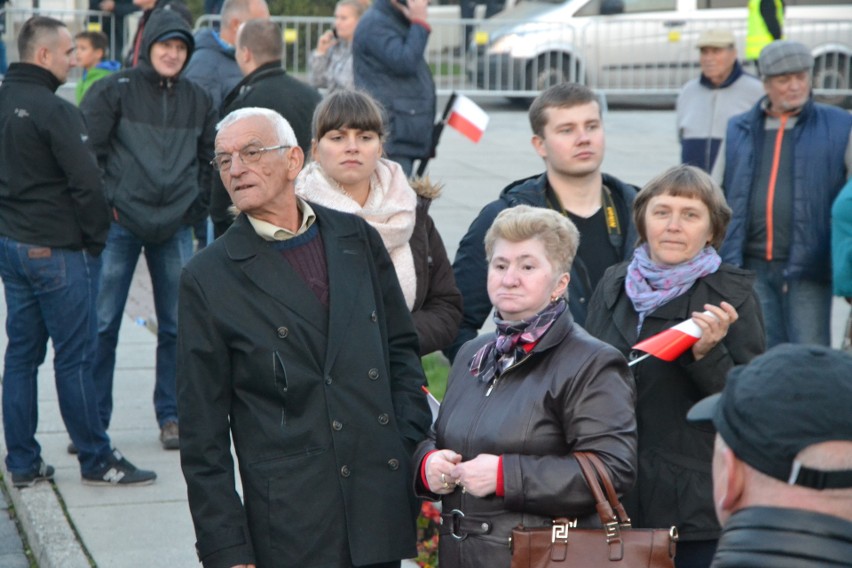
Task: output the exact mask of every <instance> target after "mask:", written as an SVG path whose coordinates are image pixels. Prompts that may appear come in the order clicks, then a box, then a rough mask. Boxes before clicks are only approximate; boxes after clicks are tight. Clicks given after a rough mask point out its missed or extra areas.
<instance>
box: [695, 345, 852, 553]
mask: <svg viewBox="0 0 852 568" xmlns="http://www.w3.org/2000/svg"><path fill="white" fill-rule="evenodd" d="M850 408H852V357H849V356H848V355H846V354H844V353H841V352H839V351H835V350H832V349H829V348H826V347H817V346H805V345H789V344H785V345H781V346H778V347H775V348H774V349H771V350H769V351H767V352H766V353H765V354H764V355H761V356H760V357H757V358H755V359H754V360H752V361H751V363H749V364H748V365H746V366H742V367H736V368H734V369H733V370H732V371H730V372H729V373H728V380H727V383H726V385H725V389H724V391H722V393H721V394H717V395H713V396H711V397H708V398H706V399H704V400H702V401H701V402H699V403H698V404H696V405H695V406H694V407H693V408H692V410H690V411H689V415H688V419H689V420H691V421H694V422H707V421H710V420H712V422H713V424H714V425H715V426H716V430H717V431H718V434H717V435H716V447H715V450H714V456H713V493H714V495H713V497H714V502H715V503H716V513H717V515H718V517H719V521H720V522H721V523H722V525H723V526H724V529H723V531H722V536H721V538H720V539H719V546H718V548H717V550H716V555H715V557H714V558H713V564H712V566H713V568H734V567H736V568H750V567H754V568H758V567H761V568H762V567H765V566H767V567H768V566H771V567H772V568H818V567H823V566H850V565H852V420H850V416H849V409H850Z"/></svg>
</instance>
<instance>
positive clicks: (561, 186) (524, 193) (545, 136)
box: [447, 83, 637, 358]
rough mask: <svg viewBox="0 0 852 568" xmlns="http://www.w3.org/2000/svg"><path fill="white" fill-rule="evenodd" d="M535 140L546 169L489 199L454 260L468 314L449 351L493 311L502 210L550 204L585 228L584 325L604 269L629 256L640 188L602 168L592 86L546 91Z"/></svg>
mask: <svg viewBox="0 0 852 568" xmlns="http://www.w3.org/2000/svg"><path fill="white" fill-rule="evenodd" d="M529 116H530V125H531V126H532V130H533V137H532V145H533V148H535V151H536V152H537V153H538V155H539V156H541V158H542V159H543V160H544V165H545V167H546V171H545V172H544V173H543V174H539V175H535V176H532V177H529V178H526V179H522V180H518V181H515V182H512V183H511V184H509V185H508V186H507V187H506V188H505V189H504V190H503V191H502V193H501V194H500V197H499V198H498V199H497V200H495V201H492V202H491V203H489V204H488V205H486V206H485V207H484V208H483V209H482V211H480V213H479V215H478V216H477V218H476V219H474V221H473V223H471V225H470V228H469V229H468V231H467V234H466V235H465V236H464V237H463V238H462V240H461V242H460V243H459V248H458V251H457V252H456V258H455V262H453V272H454V273H455V276H456V284H457V285H458V287H459V291H461V293H462V297H463V299H464V314H463V316H462V323H461V326H460V327H459V333H458V336H457V337H456V340H455V343H454V344H453V345H452V346H451V347H450V348H449V349H448V351H449V352H448V353H447V354H448V356H449V357H450V358H453V357H455V354H456V352H457V351H458V350H459V348H460V347H461V346H462V345H463V344H464V343H465V342H466V341H468V340H470V339H473V338H474V337H476V334H477V332H478V331H479V328H480V327H482V324H483V323H484V322H485V319H486V318H487V317H488V314H489V313H491V301H490V300H489V299H488V292H487V291H486V289H485V281H486V275H487V272H488V264H487V263H486V261H485V245H484V244H483V243H484V238H485V233H486V232H487V231H488V228H489V227H490V226H491V223H492V222H493V221H494V218H495V217H497V214H498V213H500V211H502V210H504V209H507V208H509V207H514V206H515V205H521V204H523V205H531V206H534V207H549V208H551V209H554V210H556V211H558V212H560V213H561V214H563V215H565V216H566V217H568V218H569V219H570V220H571V221H572V222H573V223H574V224H575V225H577V228H578V229H579V230H580V235H581V238H580V248H579V249H578V250H577V257H576V258H575V259H574V265H573V266H572V268H571V281H570V283H569V285H568V306H569V308H570V309H571V313H572V314H573V315H574V321H576V322H577V323H579V324H580V325H583V323H584V322H585V321H586V309H587V307H588V302H589V300H590V299H591V297H592V292H594V291H595V287H596V286H597V284H598V281H599V280H600V279H601V277H602V276H603V273H604V272H605V271H606V269H607V268H608V267H609V266H611V265H613V264H615V263H617V262H621V261H622V260H625V259H627V258H629V257H630V255H631V254H632V253H633V247H634V245H635V244H636V239H637V234H636V228H635V227H634V226H633V221H632V216H631V207H632V205H633V199H634V198H635V197H636V187H634V186H632V185H628V184H626V183H624V182H622V181H620V180H618V179H616V178H615V177H614V176H611V175H607V174H605V173H602V172H601V163H602V162H603V158H604V149H605V141H604V130H603V118H602V117H601V107H600V103H599V101H598V98H597V96H596V95H595V93H594V92H592V91H591V89H589V88H587V87H585V86H582V85H577V84H574V83H562V84H560V85H555V86H553V87H550V88H549V89H547V90H545V91H544V92H542V93H541V94H540V95H539V96H538V97H536V99H535V100H534V101H533V103H532V105H530V110H529Z"/></svg>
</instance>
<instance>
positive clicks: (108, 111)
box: [81, 10, 216, 450]
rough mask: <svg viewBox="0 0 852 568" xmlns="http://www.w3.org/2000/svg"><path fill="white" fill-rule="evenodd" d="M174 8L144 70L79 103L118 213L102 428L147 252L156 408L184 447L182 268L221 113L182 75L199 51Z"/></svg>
mask: <svg viewBox="0 0 852 568" xmlns="http://www.w3.org/2000/svg"><path fill="white" fill-rule="evenodd" d="M193 44H194V43H193V38H192V32H191V30H190V28H189V25H188V24H187V23H186V22H185V21H184V20H183V19H182V18H181V17H180V16H179V15H178V14H177V12H175V11H174V10H158V11H156V12H154V14H153V15H152V16H151V18H150V20H148V24H147V26H146V27H145V33H144V36H143V45H144V49H143V51H142V55H141V57H140V61H139V65H137V66H136V67H134V68H132V69H125V70H124V71H121V72H119V73H115V74H113V75H110V76H109V77H107V78H105V79H101V80H100V81H98V82H97V83H95V85H94V86H93V87H92V88H91V89H90V90H89V92H88V93H87V94H86V98H85V99H84V101H83V104H82V105H81V108H82V110H83V114H84V115H85V117H86V121H87V123H88V126H89V142H90V143H91V146H92V147H93V148H94V150H95V154H96V155H97V158H98V161H99V162H100V164H101V166H102V168H103V169H104V172H105V176H104V185H105V189H106V195H107V201H108V202H109V205H110V208H111V213H112V214H111V217H112V220H113V223H112V226H111V227H110V229H109V237H108V239H107V248H106V252H105V253H104V269H103V274H102V275H101V292H100V295H99V296H98V355H97V359H96V361H95V388H96V389H97V392H98V397H99V404H98V407H99V410H100V414H101V421H102V423H103V425H104V427H106V426H107V425H108V424H109V420H110V416H111V414H112V381H113V372H114V370H115V347H116V344H117V343H118V331H119V328H120V326H121V321H122V319H123V313H124V305H125V303H126V302H127V293H128V290H129V288H130V283H131V280H132V278H133V272H134V270H135V268H136V264H137V262H138V260H139V255H140V253H141V251H142V250H143V249H144V251H145V260H146V261H147V263H148V271H149V272H150V274H151V283H152V285H153V291H154V305H155V308H156V313H157V370H156V386H155V388H154V409H155V411H156V415H157V422H158V423H159V427H160V441H161V442H162V444H163V447H164V448H165V449H168V450H172V449H174V450H176V449H177V448H178V445H179V434H178V426H177V402H176V400H175V396H176V395H175V364H176V363H175V357H176V355H175V349H176V347H175V341H176V339H175V337H176V334H177V291H178V280H179V278H180V271H181V269H182V267H183V265H184V264H185V263H186V261H187V260H189V257H190V256H191V255H192V230H191V226H192V224H193V223H195V222H196V221H198V220H200V219H203V218H205V217H206V215H207V204H208V197H209V188H210V177H211V175H212V172H213V170H212V168H211V167H210V166H209V165H208V163H207V162H209V160H210V158H211V157H212V156H213V139H214V132H215V122H216V112H215V110H214V109H213V105H212V103H211V101H210V96H209V95H208V94H207V93H205V92H204V91H203V89H202V88H201V87H199V86H198V85H196V84H194V83H192V82H191V81H185V80H181V77H180V74H181V71H182V70H183V68H184V66H185V65H186V62H187V60H188V59H189V56H190V54H191V53H192V49H193Z"/></svg>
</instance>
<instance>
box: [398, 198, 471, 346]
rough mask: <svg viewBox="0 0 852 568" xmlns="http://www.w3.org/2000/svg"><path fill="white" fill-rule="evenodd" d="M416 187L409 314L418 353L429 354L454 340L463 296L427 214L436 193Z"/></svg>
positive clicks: (459, 320) (442, 245) (436, 231)
mask: <svg viewBox="0 0 852 568" xmlns="http://www.w3.org/2000/svg"><path fill="white" fill-rule="evenodd" d="M415 190H416V191H418V197H417V216H416V218H415V221H414V232H413V233H412V234H411V238H410V239H409V240H408V244H409V246H410V247H411V255H412V256H413V257H414V272H415V274H416V275H417V292H416V293H415V296H414V307H413V308H412V310H411V317H412V319H413V320H414V328H415V329H416V330H417V338H418V339H419V340H420V355H428V354H429V353H432V352H434V351H439V350H441V349H444V348H445V347H448V346H449V345H450V344H451V343H452V342H453V339H455V337H456V333H457V332H458V330H459V323H460V322H461V317H462V297H461V292H459V289H458V287H457V286H456V278H455V276H453V267H452V265H451V264H450V259H449V258H448V257H447V249H446V248H444V241H442V240H441V235H440V234H439V233H438V228H437V227H435V222H434V221H433V220H432V217H430V216H429V205H431V203H432V199H433V198H434V197H435V196H436V195H437V193H436V191H434V188H432V189H431V190H430V192H428V193H427V190H426V189H425V188H424V189H421V188H420V187H415Z"/></svg>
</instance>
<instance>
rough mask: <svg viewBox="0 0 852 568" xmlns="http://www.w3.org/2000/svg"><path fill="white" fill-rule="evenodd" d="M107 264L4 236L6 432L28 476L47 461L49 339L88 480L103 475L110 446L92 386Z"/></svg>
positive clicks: (17, 467)
mask: <svg viewBox="0 0 852 568" xmlns="http://www.w3.org/2000/svg"><path fill="white" fill-rule="evenodd" d="M100 268H101V260H100V259H98V258H95V257H93V256H91V255H90V254H89V253H87V252H83V251H73V250H68V249H58V248H53V249H51V248H49V247H40V246H35V245H29V244H24V243H19V242H17V241H14V240H12V239H10V238H7V237H0V277H2V278H3V286H4V288H5V291H6V337H8V339H9V344H8V346H7V347H6V357H5V369H4V371H3V427H4V429H5V435H6V447H7V451H8V454H7V455H6V468H7V469H8V470H9V471H10V472H12V473H29V472H31V471H33V470H34V469H35V468H36V467H37V466H38V463H39V461H40V460H41V446H40V445H39V443H38V442H37V441H36V439H35V433H36V427H37V425H38V383H37V381H36V377H37V375H38V368H39V366H40V365H41V364H42V363H43V362H44V357H45V354H46V352H47V340H48V338H50V339H51V340H52V341H53V350H54V358H53V368H54V372H55V376H54V380H55V383H56V394H57V397H58V398H59V411H60V412H61V414H62V420H63V421H64V422H65V427H66V428H67V430H68V434H69V435H70V436H71V440H72V441H73V442H74V445H76V446H77V449H78V450H79V454H78V456H77V457H78V459H79V461H80V468H81V470H82V472H83V473H84V474H88V473H92V472H95V471H97V470H99V469H100V466H102V464H103V462H104V460H105V459H106V458H107V456H109V454H110V441H109V438H108V437H107V435H106V432H105V431H104V428H103V427H102V426H101V422H100V420H99V418H98V408H97V397H96V395H95V388H94V383H93V381H92V361H93V359H94V355H95V341H96V338H97V336H96V329H97V328H96V316H95V299H96V297H97V293H98V276H99V273H100Z"/></svg>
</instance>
